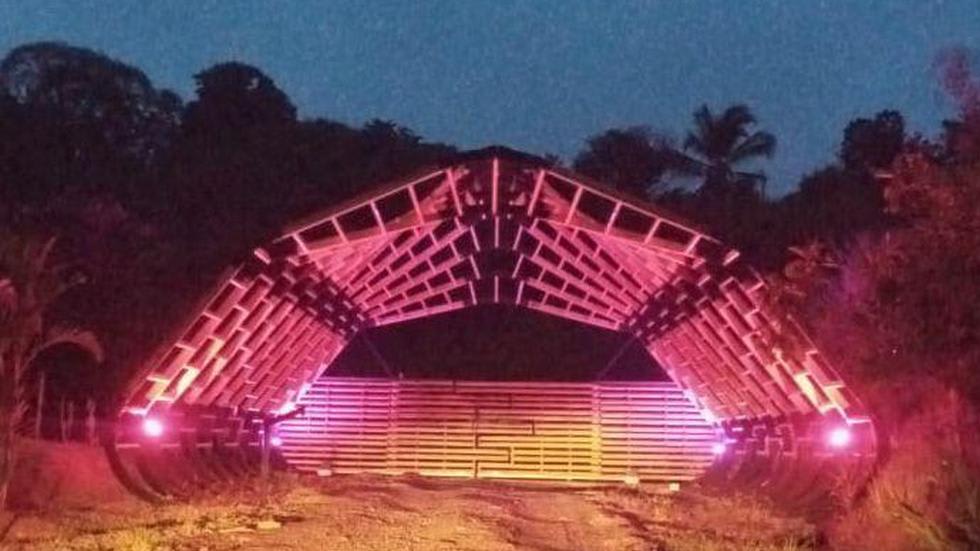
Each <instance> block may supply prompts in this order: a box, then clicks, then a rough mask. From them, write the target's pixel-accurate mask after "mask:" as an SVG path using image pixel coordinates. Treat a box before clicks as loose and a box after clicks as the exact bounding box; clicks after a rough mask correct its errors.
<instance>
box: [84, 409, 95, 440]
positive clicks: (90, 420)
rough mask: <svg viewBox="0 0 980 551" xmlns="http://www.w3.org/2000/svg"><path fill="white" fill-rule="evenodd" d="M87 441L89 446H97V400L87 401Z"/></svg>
mask: <svg viewBox="0 0 980 551" xmlns="http://www.w3.org/2000/svg"><path fill="white" fill-rule="evenodd" d="M85 410H86V412H87V415H86V416H85V440H86V442H87V443H88V444H95V443H96V441H95V400H93V399H91V398H89V399H88V400H86V401H85Z"/></svg>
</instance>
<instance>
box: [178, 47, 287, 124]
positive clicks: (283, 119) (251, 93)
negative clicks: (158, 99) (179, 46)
mask: <svg viewBox="0 0 980 551" xmlns="http://www.w3.org/2000/svg"><path fill="white" fill-rule="evenodd" d="M194 80H195V81H196V82H197V99H196V100H194V101H191V102H189V103H188V104H187V110H186V111H185V113H184V125H183V130H184V132H185V133H187V134H190V135H194V134H203V135H205V136H213V135H215V134H225V133H228V134H233V135H234V134H241V133H245V132H248V131H249V130H252V129H254V128H263V129H267V128H268V127H270V126H278V125H289V124H292V123H294V122H296V107H294V106H293V104H292V102H291V101H290V99H289V97H288V96H286V94H285V93H284V92H283V91H282V90H280V89H279V88H278V87H276V84H275V82H273V81H272V79H271V78H269V77H268V76H266V75H265V74H264V73H263V72H262V71H260V70H258V69H256V68H255V67H252V66H250V65H246V64H244V63H237V62H230V63H220V64H218V65H215V66H213V67H211V68H209V69H207V70H204V71H202V72H200V73H198V74H196V75H194Z"/></svg>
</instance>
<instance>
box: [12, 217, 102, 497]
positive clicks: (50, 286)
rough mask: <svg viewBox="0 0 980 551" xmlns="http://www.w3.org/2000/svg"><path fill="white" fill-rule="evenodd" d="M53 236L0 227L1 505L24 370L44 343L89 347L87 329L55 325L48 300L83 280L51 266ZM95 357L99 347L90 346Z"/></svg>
mask: <svg viewBox="0 0 980 551" xmlns="http://www.w3.org/2000/svg"><path fill="white" fill-rule="evenodd" d="M54 244H55V239H54V238H49V239H38V238H33V237H22V236H18V235H15V234H11V233H8V232H3V230H0V510H2V509H3V508H4V506H5V504H6V497H7V488H8V484H9V483H10V479H11V477H12V475H13V469H14V461H15V458H16V455H15V447H16V443H17V434H16V433H17V430H18V428H19V427H20V423H21V421H22V419H23V416H24V412H25V410H26V402H25V396H24V386H25V385H26V380H25V379H26V378H25V376H24V375H25V373H26V371H27V368H28V367H29V366H30V365H31V362H32V361H33V360H34V359H35V358H37V356H38V354H40V353H41V352H42V351H43V350H45V349H46V348H49V347H51V346H54V345H57V344H64V343H71V344H75V345H78V346H80V347H82V348H83V349H86V350H92V348H93V343H96V341H95V339H94V337H93V336H92V335H91V333H88V332H86V331H80V330H78V329H74V328H65V327H58V326H53V325H51V324H50V323H48V321H47V320H46V319H45V315H46V313H47V312H48V310H49V308H50V307H51V305H52V304H53V303H54V302H55V301H56V300H57V299H58V298H59V297H60V296H62V295H63V294H64V293H65V292H66V291H67V290H68V289H70V288H72V287H73V286H75V285H77V284H79V283H81V282H82V278H81V277H79V276H77V275H72V274H71V272H70V271H69V270H68V268H67V267H66V266H52V265H51V257H52V250H53V249H54ZM94 354H95V357H98V356H99V355H100V354H101V352H94Z"/></svg>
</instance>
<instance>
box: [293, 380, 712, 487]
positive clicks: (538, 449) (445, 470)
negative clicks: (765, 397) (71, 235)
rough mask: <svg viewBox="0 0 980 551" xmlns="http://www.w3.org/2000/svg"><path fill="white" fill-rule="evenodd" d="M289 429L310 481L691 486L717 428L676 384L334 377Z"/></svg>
mask: <svg viewBox="0 0 980 551" xmlns="http://www.w3.org/2000/svg"><path fill="white" fill-rule="evenodd" d="M300 404H301V405H304V406H305V407H306V413H305V415H304V416H302V417H300V418H295V419H292V420H289V421H286V422H284V423H282V424H281V425H280V426H279V429H278V430H279V435H280V436H281V437H282V439H283V447H282V452H283V455H284V456H285V458H286V460H287V461H288V462H289V463H290V464H291V465H292V466H293V467H295V468H296V469H298V470H300V471H308V472H313V471H316V470H318V469H320V468H329V469H330V470H331V472H333V473H338V474H342V473H378V474H404V473H418V474H423V475H431V476H461V477H477V478H524V479H553V480H622V479H623V478H624V477H625V476H627V475H635V476H637V477H639V478H640V479H643V480H661V481H684V480H691V479H693V478H696V477H697V476H698V475H700V474H701V473H702V472H703V471H704V469H705V468H706V467H707V466H708V465H709V464H710V463H711V461H712V454H711V446H712V444H713V443H714V442H715V441H716V432H715V429H714V427H713V426H712V425H711V424H709V423H708V422H707V421H706V420H705V419H704V417H703V416H702V415H701V413H700V411H699V410H698V409H697V407H696V406H695V405H694V404H693V403H692V402H691V401H690V400H689V399H688V398H687V397H686V396H685V395H684V394H683V392H682V391H681V389H680V388H679V387H678V386H677V385H675V384H674V383H670V382H628V383H620V382H608V383H594V384H593V383H541V382H526V383H513V382H453V381H406V380H388V379H359V378H322V379H320V380H318V381H317V382H316V383H314V384H313V385H312V387H311V388H310V390H309V391H308V392H307V393H306V394H305V395H304V396H303V398H302V400H301V401H300Z"/></svg>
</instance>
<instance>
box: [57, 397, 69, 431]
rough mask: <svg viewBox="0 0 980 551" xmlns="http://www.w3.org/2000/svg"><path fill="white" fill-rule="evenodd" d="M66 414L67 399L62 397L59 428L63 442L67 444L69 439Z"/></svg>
mask: <svg viewBox="0 0 980 551" xmlns="http://www.w3.org/2000/svg"><path fill="white" fill-rule="evenodd" d="M66 413H67V412H66V405H65V397H64V396H62V397H61V408H60V411H59V413H58V428H59V429H60V432H61V441H62V442H65V441H66V440H67V439H68V438H67V434H66V432H65V417H66Z"/></svg>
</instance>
